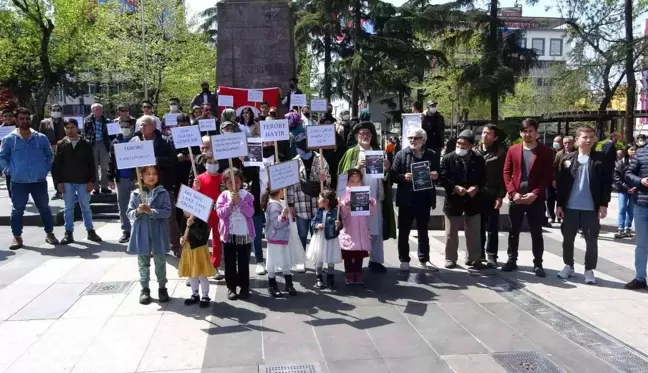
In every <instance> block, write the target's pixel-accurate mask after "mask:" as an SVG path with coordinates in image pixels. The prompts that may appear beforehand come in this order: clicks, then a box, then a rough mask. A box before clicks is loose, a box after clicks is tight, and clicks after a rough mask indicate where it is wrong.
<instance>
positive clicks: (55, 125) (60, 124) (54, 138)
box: [38, 104, 65, 200]
mask: <svg viewBox="0 0 648 373" xmlns="http://www.w3.org/2000/svg"><path fill="white" fill-rule="evenodd" d="M62 114H63V109H62V108H61V105H59V104H54V105H52V108H51V109H50V115H51V116H50V117H49V118H45V119H43V120H42V121H41V122H40V126H39V127H38V132H40V133H42V134H43V135H45V136H47V139H48V140H49V142H50V145H52V152H56V144H57V143H58V142H59V141H61V140H62V139H63V138H64V137H65V123H64V121H63V117H62ZM52 179H53V180H54V184H55V185H56V183H57V181H56V179H54V177H53V176H52ZM61 197H62V196H61V192H59V191H58V190H56V192H54V195H53V196H52V199H53V200H55V199H61Z"/></svg>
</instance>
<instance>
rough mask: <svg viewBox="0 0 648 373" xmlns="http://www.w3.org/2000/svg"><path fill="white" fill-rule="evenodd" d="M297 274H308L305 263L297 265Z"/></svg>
mask: <svg viewBox="0 0 648 373" xmlns="http://www.w3.org/2000/svg"><path fill="white" fill-rule="evenodd" d="M295 272H297V273H306V264H304V263H302V264H297V265H296V266H295Z"/></svg>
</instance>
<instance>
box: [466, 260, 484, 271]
mask: <svg viewBox="0 0 648 373" xmlns="http://www.w3.org/2000/svg"><path fill="white" fill-rule="evenodd" d="M486 268H488V267H486V264H484V263H482V262H481V261H479V260H475V261H474V262H473V263H472V265H471V266H470V269H474V270H477V271H481V270H484V269H486Z"/></svg>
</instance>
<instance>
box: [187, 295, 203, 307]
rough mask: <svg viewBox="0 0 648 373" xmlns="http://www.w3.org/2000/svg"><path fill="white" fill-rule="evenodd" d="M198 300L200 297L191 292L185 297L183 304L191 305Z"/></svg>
mask: <svg viewBox="0 0 648 373" xmlns="http://www.w3.org/2000/svg"><path fill="white" fill-rule="evenodd" d="M198 302H200V297H199V296H198V294H192V295H191V296H190V297H189V298H187V299H185V301H184V304H185V306H191V305H194V304H196V303H198Z"/></svg>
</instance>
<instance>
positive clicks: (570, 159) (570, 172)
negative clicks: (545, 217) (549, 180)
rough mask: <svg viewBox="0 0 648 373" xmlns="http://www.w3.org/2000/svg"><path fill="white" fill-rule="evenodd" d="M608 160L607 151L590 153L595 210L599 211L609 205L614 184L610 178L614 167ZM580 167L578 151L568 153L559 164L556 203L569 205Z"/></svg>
mask: <svg viewBox="0 0 648 373" xmlns="http://www.w3.org/2000/svg"><path fill="white" fill-rule="evenodd" d="M608 161H609V160H608V159H607V157H606V154H605V153H602V152H597V151H593V152H591V153H590V160H589V185H590V192H591V193H592V202H593V203H594V210H595V211H598V210H599V207H601V206H603V207H607V205H608V203H609V202H610V194H611V193H612V184H611V183H609V182H608V180H611V176H610V174H611V173H612V169H611V168H610V167H609V163H608ZM580 167H581V165H580V163H579V162H578V152H577V151H576V152H571V153H569V154H566V155H565V156H564V157H563V159H562V161H561V162H560V165H559V166H558V179H557V180H556V187H557V190H558V196H557V198H556V204H557V206H558V207H563V208H564V207H566V206H567V202H568V201H569V195H570V194H571V190H572V187H573V185H574V180H576V176H577V175H578V169H579V168H580Z"/></svg>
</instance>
